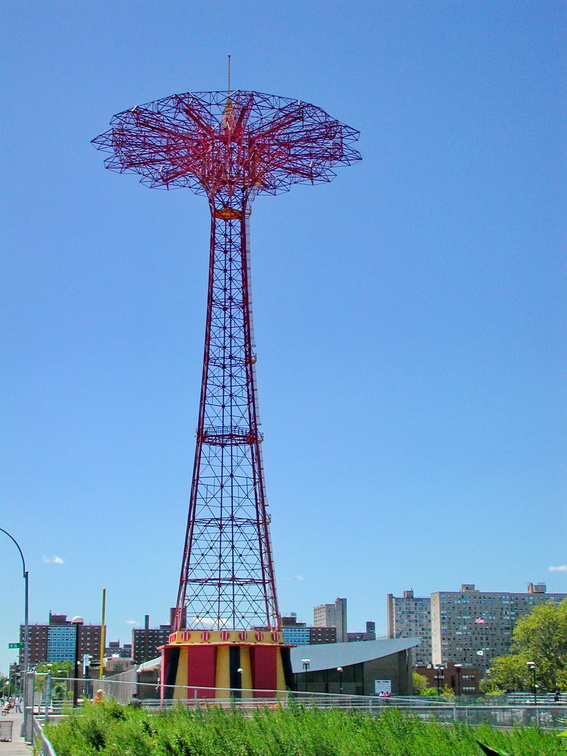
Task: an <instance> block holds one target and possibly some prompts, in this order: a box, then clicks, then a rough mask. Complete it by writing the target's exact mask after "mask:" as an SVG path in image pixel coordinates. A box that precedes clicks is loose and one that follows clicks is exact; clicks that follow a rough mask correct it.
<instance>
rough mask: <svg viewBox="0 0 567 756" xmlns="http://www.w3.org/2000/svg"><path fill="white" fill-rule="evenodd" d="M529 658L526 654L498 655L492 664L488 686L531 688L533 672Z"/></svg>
mask: <svg viewBox="0 0 567 756" xmlns="http://www.w3.org/2000/svg"><path fill="white" fill-rule="evenodd" d="M527 661H531V659H528V657H527V656H526V654H506V655H504V656H497V657H496V658H495V659H493V660H492V662H491V664H490V670H489V676H488V681H489V682H490V686H488V684H487V686H486V690H485V691H484V692H488V688H489V687H490V688H491V689H492V688H494V687H496V688H499V689H501V690H505V691H508V692H510V691H515V690H529V688H530V686H531V679H532V678H531V673H530V671H529V669H528V667H527V665H526V662H527Z"/></svg>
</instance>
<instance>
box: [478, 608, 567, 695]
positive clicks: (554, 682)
mask: <svg viewBox="0 0 567 756" xmlns="http://www.w3.org/2000/svg"><path fill="white" fill-rule="evenodd" d="M512 637H513V643H512V653H511V654H507V655H505V656H499V657H497V658H496V659H493V660H492V664H491V670H490V677H491V679H492V680H493V681H494V682H495V684H496V685H498V686H499V687H501V688H504V689H505V690H529V689H530V687H531V685H532V681H533V677H532V674H531V672H530V671H529V669H528V666H527V662H533V663H534V664H535V666H536V682H537V684H538V685H539V686H540V688H541V689H542V690H555V688H557V687H560V688H562V689H567V599H565V600H564V601H562V602H561V603H560V604H554V603H553V602H551V601H549V602H546V603H544V604H539V606H535V607H534V608H533V609H532V611H531V612H530V613H529V614H526V615H524V616H523V617H521V618H520V619H519V620H518V622H517V624H516V627H515V628H514V632H513V635H512Z"/></svg>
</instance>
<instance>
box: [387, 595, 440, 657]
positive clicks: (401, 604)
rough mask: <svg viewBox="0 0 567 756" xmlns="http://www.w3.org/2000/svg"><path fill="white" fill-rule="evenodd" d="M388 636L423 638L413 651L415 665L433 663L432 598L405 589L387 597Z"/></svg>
mask: <svg viewBox="0 0 567 756" xmlns="http://www.w3.org/2000/svg"><path fill="white" fill-rule="evenodd" d="M387 609H388V638H421V643H420V644H419V646H416V647H415V648H414V649H412V651H413V663H414V665H424V666H427V665H428V664H431V599H429V598H421V597H418V596H414V595H413V591H412V590H409V591H404V592H403V595H402V596H401V597H397V596H394V595H393V594H392V593H389V594H388V597H387Z"/></svg>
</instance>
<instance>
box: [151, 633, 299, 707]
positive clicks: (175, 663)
mask: <svg viewBox="0 0 567 756" xmlns="http://www.w3.org/2000/svg"><path fill="white" fill-rule="evenodd" d="M290 648H291V646H289V645H286V644H284V642H283V637H282V634H281V632H271V631H260V630H179V631H178V632H176V633H171V635H170V636H169V642H168V643H167V644H166V645H165V646H162V648H161V677H160V679H161V697H162V698H163V699H172V698H175V699H187V698H194V697H196V698H227V697H228V696H229V695H233V696H237V697H242V698H270V697H272V698H273V697H275V696H276V695H277V693H278V692H284V691H286V690H291V689H292V687H293V675H292V670H291V661H290V656H289V650H290Z"/></svg>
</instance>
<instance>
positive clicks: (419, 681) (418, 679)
mask: <svg viewBox="0 0 567 756" xmlns="http://www.w3.org/2000/svg"><path fill="white" fill-rule="evenodd" d="M412 680H413V692H414V693H415V694H416V695H418V696H419V695H421V694H422V693H423V691H424V690H425V689H426V688H427V677H426V676H425V675H420V674H419V672H412Z"/></svg>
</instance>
